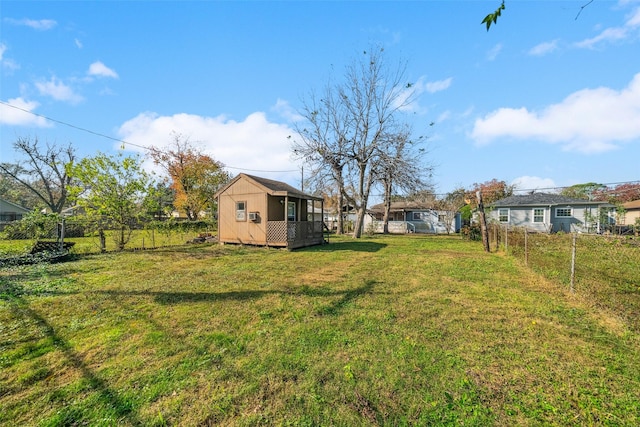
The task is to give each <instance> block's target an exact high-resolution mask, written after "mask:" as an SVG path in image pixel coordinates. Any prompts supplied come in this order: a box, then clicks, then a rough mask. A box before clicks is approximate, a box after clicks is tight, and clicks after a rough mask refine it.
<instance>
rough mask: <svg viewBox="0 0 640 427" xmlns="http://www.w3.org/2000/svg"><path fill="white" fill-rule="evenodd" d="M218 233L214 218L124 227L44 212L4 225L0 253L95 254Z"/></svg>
mask: <svg viewBox="0 0 640 427" xmlns="http://www.w3.org/2000/svg"><path fill="white" fill-rule="evenodd" d="M215 234H216V224H215V223H214V222H212V221H178V220H173V219H169V220H165V221H131V222H129V223H128V224H127V225H125V226H121V225H116V224H114V223H113V221H110V220H108V219H107V218H84V217H73V218H59V217H56V216H53V215H51V216H47V215H41V216H38V217H27V218H26V219H23V220H21V221H14V222H11V223H7V224H3V225H2V228H1V229H0V256H12V255H25V254H30V253H31V254H33V253H35V252H40V251H68V250H70V251H71V252H73V253H77V254H92V253H100V252H110V251H117V250H141V249H153V248H159V247H165V246H175V245H183V244H185V243H191V242H203V241H213V240H214V236H215Z"/></svg>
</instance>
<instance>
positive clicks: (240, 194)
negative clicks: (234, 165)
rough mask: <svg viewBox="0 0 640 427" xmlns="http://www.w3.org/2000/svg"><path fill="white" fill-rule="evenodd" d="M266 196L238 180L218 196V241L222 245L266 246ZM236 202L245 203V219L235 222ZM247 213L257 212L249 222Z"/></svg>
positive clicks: (258, 189) (251, 185)
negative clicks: (255, 216) (254, 218)
mask: <svg viewBox="0 0 640 427" xmlns="http://www.w3.org/2000/svg"><path fill="white" fill-rule="evenodd" d="M266 199H267V195H266V194H265V192H264V191H262V190H261V189H260V188H258V187H257V186H256V185H254V184H252V183H251V182H248V181H245V180H240V181H238V182H237V183H236V184H235V185H232V186H231V187H229V188H228V189H227V190H226V191H225V192H224V193H222V194H220V202H219V206H218V210H219V215H218V218H219V223H218V239H219V241H220V242H224V243H243V244H254V245H266V244H267V229H266V227H267V201H266ZM236 202H245V203H246V205H245V207H246V212H247V219H246V220H245V221H236ZM249 212H258V220H257V221H250V220H249V219H248V214H249Z"/></svg>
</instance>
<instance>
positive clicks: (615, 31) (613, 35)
mask: <svg viewBox="0 0 640 427" xmlns="http://www.w3.org/2000/svg"><path fill="white" fill-rule="evenodd" d="M627 36H628V31H627V29H626V28H620V27H618V28H607V29H605V30H604V31H602V32H601V33H600V34H598V35H597V36H595V37H592V38H590V39H586V40H583V41H580V42H577V43H575V46H576V47H580V48H586V49H593V48H595V47H596V45H598V44H599V43H607V42H608V43H611V42H614V41H617V40H623V39H625V38H627Z"/></svg>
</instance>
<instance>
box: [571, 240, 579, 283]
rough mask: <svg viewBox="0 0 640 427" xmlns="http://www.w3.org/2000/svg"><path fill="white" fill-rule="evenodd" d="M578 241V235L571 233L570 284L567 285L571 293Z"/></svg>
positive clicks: (574, 276) (574, 275)
mask: <svg viewBox="0 0 640 427" xmlns="http://www.w3.org/2000/svg"><path fill="white" fill-rule="evenodd" d="M577 239H578V233H573V237H572V239H571V282H570V284H569V290H570V291H571V293H573V289H574V288H573V284H574V281H575V278H576V240H577Z"/></svg>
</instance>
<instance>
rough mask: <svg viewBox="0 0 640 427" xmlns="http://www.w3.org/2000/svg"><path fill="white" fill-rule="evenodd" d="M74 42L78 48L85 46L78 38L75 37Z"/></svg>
mask: <svg viewBox="0 0 640 427" xmlns="http://www.w3.org/2000/svg"><path fill="white" fill-rule="evenodd" d="M73 42H74V43H75V44H76V47H77V48H78V49H82V48H83V47H84V46H83V44H82V42H81V41H80V40H78V39H74V40H73Z"/></svg>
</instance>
